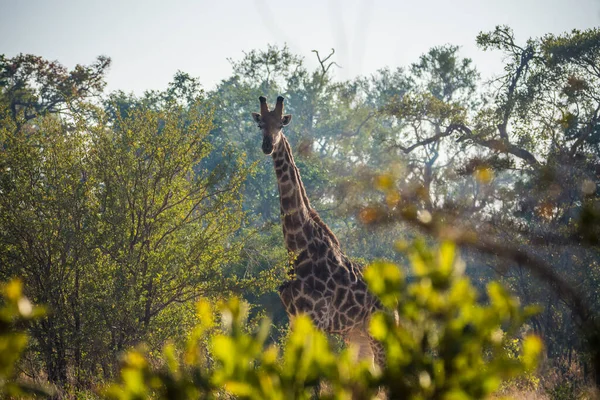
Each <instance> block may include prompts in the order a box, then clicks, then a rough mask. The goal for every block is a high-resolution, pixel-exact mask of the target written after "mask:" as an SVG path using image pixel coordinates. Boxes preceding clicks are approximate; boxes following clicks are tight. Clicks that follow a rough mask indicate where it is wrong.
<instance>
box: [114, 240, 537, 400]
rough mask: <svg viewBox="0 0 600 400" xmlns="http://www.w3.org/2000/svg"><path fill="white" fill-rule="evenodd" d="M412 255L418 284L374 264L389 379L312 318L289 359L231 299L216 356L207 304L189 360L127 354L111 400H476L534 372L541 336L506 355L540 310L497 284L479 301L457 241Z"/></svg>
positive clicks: (265, 327)
mask: <svg viewBox="0 0 600 400" xmlns="http://www.w3.org/2000/svg"><path fill="white" fill-rule="evenodd" d="M408 255H409V258H410V260H411V264H412V269H413V272H414V277H415V279H414V281H412V282H410V283H409V282H406V280H405V279H404V278H403V277H402V274H401V273H400V270H399V268H398V266H397V265H394V264H390V263H383V262H380V263H375V264H373V265H371V266H370V267H369V268H368V269H367V270H366V272H365V277H366V279H367V281H368V283H369V287H370V289H371V290H372V291H373V292H374V293H375V294H377V295H378V296H379V297H380V299H381V301H382V303H383V304H384V305H385V306H386V307H387V308H388V310H390V311H389V312H385V313H381V314H377V315H375V317H374V318H373V320H372V321H371V333H372V334H373V336H374V337H376V338H377V339H378V340H380V341H381V342H382V343H383V345H384V348H385V352H386V356H387V367H386V368H385V369H384V370H383V371H379V370H378V369H374V368H373V367H372V366H369V364H368V363H367V362H365V361H363V362H361V363H356V361H355V360H356V357H355V356H356V355H355V353H354V351H355V349H354V348H349V349H345V350H343V351H342V352H341V353H340V354H337V355H336V354H335V353H334V352H333V351H332V349H331V346H330V344H329V343H328V341H327V338H326V337H325V336H324V335H323V333H321V332H319V331H317V330H316V329H315V328H314V327H313V326H312V324H311V322H310V320H309V319H307V318H306V317H304V316H300V317H297V318H296V319H295V320H294V321H293V327H292V331H291V334H290V336H289V337H288V338H287V341H286V343H285V345H284V346H283V348H282V349H281V352H280V350H279V348H278V347H277V346H275V345H268V344H266V339H267V337H268V332H269V321H268V320H263V322H262V323H261V324H260V327H259V329H258V330H257V331H256V332H255V333H253V334H251V333H248V332H247V331H246V329H245V328H244V322H245V316H246V311H245V309H244V304H243V303H241V302H240V301H239V300H237V299H232V300H230V301H229V302H228V303H224V304H222V305H221V313H222V314H221V322H222V329H223V331H224V332H222V333H215V334H213V335H210V340H209V342H210V345H209V346H208V348H209V353H206V352H205V350H204V347H203V346H202V345H199V343H201V340H200V339H201V338H203V337H205V336H207V335H209V332H210V331H211V329H213V328H214V324H215V322H214V318H213V316H212V315H213V314H212V310H211V307H210V305H209V304H208V303H206V302H202V303H200V304H199V306H198V317H199V320H200V325H199V326H198V327H197V328H196V330H195V331H194V333H193V334H192V335H191V337H190V342H189V344H188V347H187V350H186V352H184V353H183V354H182V355H181V357H180V359H178V357H177V356H176V352H175V351H174V349H173V348H172V347H171V346H167V347H166V348H165V350H164V358H163V364H162V366H161V367H160V368H158V369H153V368H152V367H151V366H150V363H149V362H148V361H147V358H146V356H145V355H144V352H143V351H139V350H136V351H132V352H130V353H128V354H127V355H126V356H125V364H124V366H123V368H122V370H121V381H120V383H119V384H115V385H113V386H111V387H110V388H109V389H107V392H106V394H107V396H108V397H109V398H111V399H122V400H125V399H142V398H146V397H148V396H156V397H158V398H170V399H175V398H215V397H220V396H226V395H231V396H234V397H235V398H241V399H308V398H311V396H312V395H313V394H314V393H315V391H318V390H320V397H321V398H338V399H349V398H355V399H357V398H365V399H366V398H372V397H373V396H376V395H377V394H378V393H380V392H381V390H384V391H386V392H387V393H388V395H389V397H390V398H393V399H439V398H442V399H475V398H484V397H486V396H488V395H490V394H492V393H494V392H495V391H496V390H497V389H498V388H499V385H500V383H501V382H502V381H503V380H506V379H510V378H514V377H516V376H519V375H520V374H523V373H525V372H527V371H533V370H534V369H535V367H536V365H537V360H538V356H539V355H540V353H541V350H542V344H541V341H540V339H539V338H538V337H536V336H528V337H526V338H524V339H523V341H522V345H521V346H520V348H519V349H518V350H517V353H518V355H517V357H515V354H514V352H513V351H507V346H508V345H510V344H513V341H512V335H514V334H516V333H517V332H518V329H519V328H520V327H521V326H522V324H523V323H524V322H525V320H526V319H527V318H528V316H530V315H531V314H532V313H533V310H531V309H526V310H525V311H522V310H521V309H520V307H519V305H518V301H517V300H516V299H514V298H512V297H511V296H509V295H508V293H507V292H506V291H505V290H504V289H503V288H502V286H501V285H499V284H497V283H491V284H490V285H488V292H487V294H488V301H489V304H481V303H479V301H478V296H477V293H476V291H475V290H474V289H473V287H472V286H471V284H470V282H469V279H468V278H466V277H465V276H464V275H463V274H462V271H461V261H460V259H459V258H458V257H457V256H456V255H455V248H454V246H453V244H452V243H443V244H442V245H441V246H440V248H439V250H438V251H431V250H429V249H428V248H426V247H425V246H424V244H423V243H422V242H416V243H415V245H414V246H411V247H410V249H409V250H408ZM391 310H396V311H397V313H398V315H399V317H400V324H397V320H396V318H395V316H394V315H393V314H394V313H392V312H391ZM209 354H210V356H209ZM209 360H212V361H211V362H209Z"/></svg>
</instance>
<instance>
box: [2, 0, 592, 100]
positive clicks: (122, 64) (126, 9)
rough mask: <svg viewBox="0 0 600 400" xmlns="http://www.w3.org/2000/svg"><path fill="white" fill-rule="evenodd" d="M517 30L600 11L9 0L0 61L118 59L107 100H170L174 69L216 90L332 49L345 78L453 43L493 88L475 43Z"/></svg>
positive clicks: (509, 3) (500, 5)
mask: <svg viewBox="0 0 600 400" xmlns="http://www.w3.org/2000/svg"><path fill="white" fill-rule="evenodd" d="M498 24H508V25H509V26H511V27H512V28H513V29H514V31H515V33H516V35H517V39H518V40H520V41H524V40H525V39H527V38H528V37H537V36H541V35H543V34H545V33H548V32H552V33H561V32H564V31H570V30H571V29H573V28H578V29H585V28H591V27H594V26H600V0H504V1H485V0H453V1H442V0H430V1H425V0H421V1H405V0H396V1H391V0H389V1H383V0H373V1H365V0H322V1H316V0H296V1H283V0H279V1H269V0H254V1H253V0H249V1H242V0H230V1H228V0H221V1H218V0H217V1H214V0H213V1H198V0H196V1H193V0H187V1H184V0H177V1H175V0H172V1H144V0H135V1H134V0H121V1H115V0H102V1H96V0H94V1H92V0H79V1H77V0H56V1H51V0H0V53H4V54H6V55H8V56H14V55H15V54H18V53H21V52H22V53H33V54H36V55H41V56H43V57H45V58H49V59H53V60H58V61H59V62H61V63H63V64H65V65H67V66H69V67H72V66H74V65H75V64H77V63H83V64H85V63H90V62H92V61H93V60H94V59H95V57H96V56H97V55H100V54H104V55H107V56H109V57H111V58H112V59H113V64H112V67H111V69H110V72H109V73H108V76H107V81H108V89H109V90H115V89H122V90H125V91H134V92H136V93H138V94H139V93H141V92H142V91H143V90H146V89H162V88H164V87H165V86H166V84H167V82H169V81H170V79H171V77H172V76H173V74H174V73H175V72H176V71H177V70H182V71H185V72H188V73H190V74H191V75H193V76H197V77H199V78H200V80H201V82H202V84H203V86H204V87H205V88H206V89H212V88H213V87H214V86H215V85H216V84H217V83H218V82H219V81H220V80H221V79H224V78H226V77H228V76H229V74H230V73H231V68H230V66H229V62H228V61H227V58H228V57H229V58H233V59H239V58H240V57H241V56H242V51H243V50H250V49H253V48H266V45H267V43H271V44H280V45H281V44H283V43H284V42H287V43H288V45H289V46H290V48H291V49H292V51H294V52H295V53H297V54H300V55H302V56H304V57H305V58H306V61H307V63H308V65H309V66H310V65H314V55H313V54H312V53H311V52H310V51H311V50H312V49H317V50H319V51H321V52H322V53H323V54H327V53H328V52H329V50H330V49H331V48H332V47H334V48H335V49H336V51H337V54H336V61H337V62H338V63H339V64H340V65H341V66H342V67H343V68H342V69H338V70H337V71H336V76H337V77H338V78H340V79H345V78H351V77H354V76H356V75H358V74H362V75H368V74H371V73H373V72H375V71H376V70H377V69H379V68H382V67H385V66H390V67H396V66H406V65H409V64H410V63H411V62H414V61H416V60H417V58H418V56H419V55H420V54H422V53H424V52H426V51H427V50H428V49H429V48H430V47H432V46H436V45H442V44H445V43H451V44H456V45H459V46H461V48H462V49H461V54H462V55H463V56H467V57H471V58H472V59H473V60H474V62H475V65H476V66H477V67H478V68H479V70H480V71H481V72H482V75H483V76H484V77H486V78H487V77H490V76H491V75H493V74H495V73H499V72H501V64H500V57H499V56H498V55H497V54H490V53H484V52H482V51H481V50H479V49H478V48H477V47H476V45H475V37H476V35H477V33H478V32H480V31H482V30H485V31H489V30H492V29H493V28H494V26H495V25H498Z"/></svg>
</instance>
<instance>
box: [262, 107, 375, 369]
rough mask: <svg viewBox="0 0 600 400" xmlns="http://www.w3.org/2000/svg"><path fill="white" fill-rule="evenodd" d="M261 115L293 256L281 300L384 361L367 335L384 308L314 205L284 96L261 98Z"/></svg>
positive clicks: (288, 308)
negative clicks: (271, 102)
mask: <svg viewBox="0 0 600 400" xmlns="http://www.w3.org/2000/svg"><path fill="white" fill-rule="evenodd" d="M259 100H260V113H252V116H253V118H254V121H255V122H256V123H258V127H259V128H260V129H261V131H262V134H263V140H262V150H263V152H264V153H265V154H266V155H271V156H272V157H273V164H274V167H275V175H276V177H277V186H278V189H279V199H280V207H281V219H282V226H283V236H284V239H285V245H286V248H287V250H288V251H289V252H292V253H294V255H295V259H294V262H293V273H292V274H291V277H292V278H291V280H289V281H287V282H285V283H284V284H283V285H281V286H280V288H279V296H280V297H281V301H282V302H283V305H284V307H285V309H286V311H287V313H288V315H289V316H290V319H293V317H294V316H296V315H298V314H301V313H302V314H307V315H308V316H310V318H311V319H312V320H313V322H314V323H315V325H316V326H317V327H318V328H319V329H321V330H323V331H325V332H328V333H334V334H340V335H342V336H343V337H344V339H345V340H346V341H347V342H350V343H355V344H356V345H357V346H358V347H359V353H360V356H361V357H362V358H366V357H370V358H371V359H372V360H373V357H374V361H375V362H377V364H379V365H380V366H382V364H383V363H384V360H383V352H382V349H381V346H380V345H379V343H377V342H375V341H374V340H373V339H372V338H371V336H370V335H369V334H368V325H369V320H370V318H371V315H372V314H373V313H374V312H375V311H377V310H378V309H380V304H379V302H378V301H377V299H376V298H375V297H374V296H373V295H371V293H369V291H368V290H367V285H366V283H365V281H364V279H363V276H362V268H361V266H359V265H357V264H355V263H353V262H352V261H351V260H350V259H349V258H348V257H347V256H346V255H345V254H344V253H343V252H342V250H341V248H340V244H339V242H338V240H337V238H336V237H335V235H334V234H333V232H332V231H331V230H330V229H329V227H328V226H327V225H326V224H325V223H324V222H323V220H321V218H320V217H319V215H318V214H317V212H316V211H315V210H314V209H313V208H312V207H311V205H310V202H309V200H308V197H307V195H306V191H305V189H304V185H303V183H302V180H301V179H300V172H299V171H298V168H297V167H296V164H295V163H294V157H293V155H292V149H291V147H290V144H289V142H288V141H287V139H286V137H285V136H284V134H283V131H282V129H283V127H284V126H286V125H288V124H289V123H290V122H291V120H292V116H291V115H289V114H287V115H285V114H284V113H283V102H284V99H283V97H281V96H280V97H278V98H277V103H276V106H275V108H274V109H273V110H269V107H268V105H267V100H266V98H264V97H262V96H261V97H260V98H259Z"/></svg>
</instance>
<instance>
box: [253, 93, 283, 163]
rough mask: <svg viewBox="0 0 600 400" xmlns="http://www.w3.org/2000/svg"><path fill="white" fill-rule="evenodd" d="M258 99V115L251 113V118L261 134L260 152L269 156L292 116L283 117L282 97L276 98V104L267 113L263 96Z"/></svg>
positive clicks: (267, 107)
mask: <svg viewBox="0 0 600 400" xmlns="http://www.w3.org/2000/svg"><path fill="white" fill-rule="evenodd" d="M258 99H259V100H260V113H252V118H254V121H255V122H256V123H257V124H258V127H259V128H260V130H261V131H262V133H263V142H262V151H263V153H265V154H266V155H269V154H271V153H272V152H273V148H274V147H275V146H276V145H277V143H279V140H281V129H282V128H283V127H284V126H286V125H287V124H289V123H290V121H291V120H292V116H291V115H290V114H286V115H283V97H281V96H279V97H278V98H277V104H276V105H275V108H274V109H273V110H271V111H269V106H268V105H267V99H266V98H265V97H264V96H260V97H259V98H258Z"/></svg>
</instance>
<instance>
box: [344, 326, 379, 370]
mask: <svg viewBox="0 0 600 400" xmlns="http://www.w3.org/2000/svg"><path fill="white" fill-rule="evenodd" d="M370 337H371V336H370V335H369V334H368V333H367V332H364V331H363V330H361V329H355V330H352V331H350V332H348V333H347V334H346V335H344V340H345V342H346V345H348V346H354V347H355V348H356V350H357V351H358V353H357V359H358V360H360V361H363V360H367V361H368V362H369V365H373V361H374V353H373V348H372V345H371V340H370Z"/></svg>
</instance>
